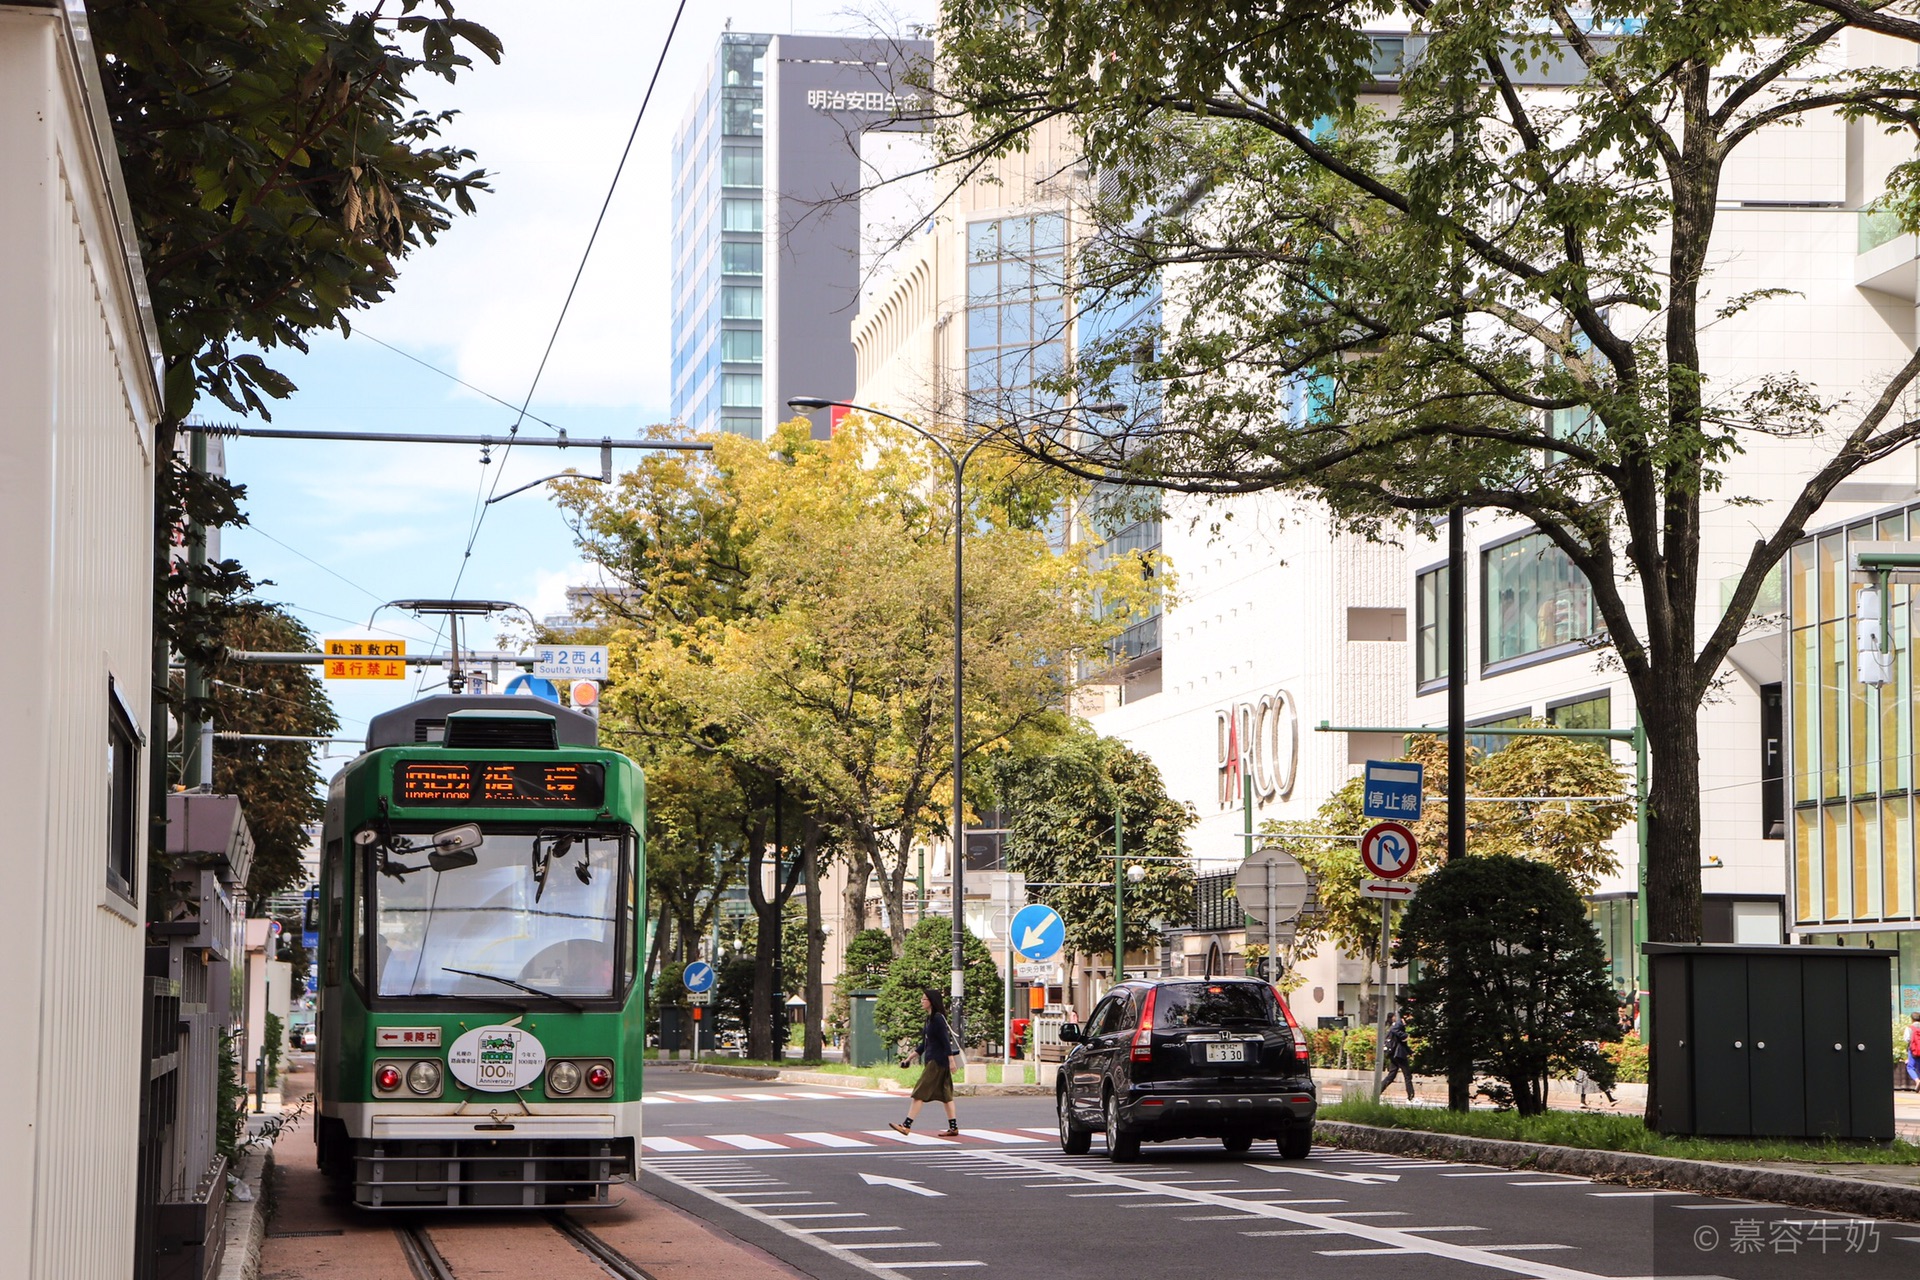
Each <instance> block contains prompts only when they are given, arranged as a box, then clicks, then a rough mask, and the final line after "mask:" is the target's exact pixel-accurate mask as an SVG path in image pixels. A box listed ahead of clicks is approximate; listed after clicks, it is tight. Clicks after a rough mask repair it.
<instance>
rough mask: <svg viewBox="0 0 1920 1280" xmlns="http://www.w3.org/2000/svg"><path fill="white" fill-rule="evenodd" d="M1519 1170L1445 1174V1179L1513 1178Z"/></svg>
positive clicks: (1443, 1175)
mask: <svg viewBox="0 0 1920 1280" xmlns="http://www.w3.org/2000/svg"><path fill="white" fill-rule="evenodd" d="M1519 1172H1520V1171H1519V1170H1518V1169H1495V1170H1494V1171H1493V1172H1492V1173H1443V1174H1441V1175H1440V1176H1441V1177H1443V1178H1511V1177H1514V1176H1516V1175H1517V1174H1519Z"/></svg>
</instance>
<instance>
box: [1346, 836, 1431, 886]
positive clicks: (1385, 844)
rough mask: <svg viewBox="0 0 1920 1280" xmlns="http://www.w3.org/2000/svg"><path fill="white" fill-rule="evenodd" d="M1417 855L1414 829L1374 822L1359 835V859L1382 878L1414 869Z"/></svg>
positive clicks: (1393, 876)
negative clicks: (1363, 833) (1412, 830)
mask: <svg viewBox="0 0 1920 1280" xmlns="http://www.w3.org/2000/svg"><path fill="white" fill-rule="evenodd" d="M1419 857H1420V846H1419V845H1418V844H1416V843H1415V842H1414V839H1413V832H1411V831H1409V830H1407V829H1406V828H1405V827H1403V826H1401V825H1400V824H1399V823H1397V822H1376V823H1375V824H1374V825H1373V826H1371V827H1368V828H1367V833H1366V834H1365V835H1363V836H1361V837H1360V862H1361V864H1362V865H1363V866H1365V867H1366V869H1367V873H1368V874H1369V875H1372V876H1376V877H1378V878H1379V879H1381V880H1398V879H1399V878H1400V877H1402V876H1404V875H1406V874H1407V872H1409V871H1411V870H1413V866H1414V863H1415V862H1417V861H1418V860H1419Z"/></svg>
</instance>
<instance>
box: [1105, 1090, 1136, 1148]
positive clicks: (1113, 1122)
mask: <svg viewBox="0 0 1920 1280" xmlns="http://www.w3.org/2000/svg"><path fill="white" fill-rule="evenodd" d="M1139 1158H1140V1135H1139V1134H1137V1133H1131V1132H1129V1131H1128V1130H1126V1129H1125V1128H1122V1127H1121V1124H1120V1097H1119V1095H1118V1094H1113V1093H1109V1094H1108V1095H1107V1159H1109V1160H1112V1161H1114V1162H1115V1163H1125V1162H1126V1161H1129V1160H1138V1159H1139Z"/></svg>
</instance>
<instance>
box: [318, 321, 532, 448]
mask: <svg viewBox="0 0 1920 1280" xmlns="http://www.w3.org/2000/svg"><path fill="white" fill-rule="evenodd" d="M354 333H356V334H357V335H359V336H360V337H362V338H365V339H366V340H367V341H368V342H371V343H374V344H375V345H377V346H382V347H385V348H386V349H387V350H389V351H391V352H393V354H395V355H397V356H399V357H400V358H401V359H402V360H411V361H413V362H414V363H415V364H417V365H419V366H420V367H421V368H422V369H425V370H426V371H427V372H428V373H437V374H439V375H440V376H441V377H443V378H445V379H446V380H447V381H449V382H454V383H458V384H459V385H460V386H463V387H465V388H466V389H467V390H469V391H471V392H473V393H474V394H475V395H477V396H481V397H484V398H485V399H488V400H491V401H493V402H494V403H495V404H497V405H499V406H500V407H501V408H503V409H511V408H513V407H514V406H513V401H511V400H503V399H501V398H500V397H499V396H497V395H495V394H493V392H491V391H488V390H487V389H486V388H484V387H476V386H474V385H473V384H472V383H471V382H468V381H467V380H466V379H465V378H463V377H461V376H460V375H459V374H457V373H450V372H448V371H447V370H445V369H442V368H441V367H440V366H439V365H437V364H434V363H433V362H432V361H430V360H422V359H421V358H420V357H419V356H417V355H414V354H413V353H412V352H411V351H405V350H402V349H401V348H399V347H396V346H394V345H393V344H392V343H391V342H388V341H386V340H385V339H384V338H376V337H374V336H373V335H372V334H370V333H368V332H367V331H366V330H365V329H355V330H354ZM522 413H523V415H524V416H525V417H529V418H532V419H533V420H534V421H535V422H537V423H539V424H540V425H541V426H543V427H545V428H546V429H547V430H549V431H556V432H557V431H560V430H561V428H560V427H559V426H557V425H556V424H554V423H551V422H548V421H547V420H546V419H545V418H543V417H541V416H540V415H539V414H537V413H525V411H524V410H522Z"/></svg>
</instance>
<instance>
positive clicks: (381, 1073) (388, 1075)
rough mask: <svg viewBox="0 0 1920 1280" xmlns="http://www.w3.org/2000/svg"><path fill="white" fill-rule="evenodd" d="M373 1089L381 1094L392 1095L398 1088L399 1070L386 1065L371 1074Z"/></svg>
mask: <svg viewBox="0 0 1920 1280" xmlns="http://www.w3.org/2000/svg"><path fill="white" fill-rule="evenodd" d="M373 1083H374V1085H375V1087H377V1088H378V1089H380V1090H381V1091H382V1092H383V1093H392V1092H393V1091H394V1090H395V1089H398V1088H399V1087H400V1068H398V1067H396V1066H393V1065H392V1064H388V1065H387V1066H384V1067H381V1068H380V1069H379V1070H378V1071H376V1072H374V1073H373Z"/></svg>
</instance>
